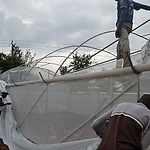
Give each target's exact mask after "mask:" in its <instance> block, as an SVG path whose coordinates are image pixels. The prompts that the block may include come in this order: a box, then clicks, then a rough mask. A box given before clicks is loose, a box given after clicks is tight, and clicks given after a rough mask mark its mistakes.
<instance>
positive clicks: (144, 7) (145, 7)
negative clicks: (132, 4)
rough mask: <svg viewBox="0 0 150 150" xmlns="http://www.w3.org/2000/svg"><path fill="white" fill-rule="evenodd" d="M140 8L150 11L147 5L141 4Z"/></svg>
mask: <svg viewBox="0 0 150 150" xmlns="http://www.w3.org/2000/svg"><path fill="white" fill-rule="evenodd" d="M140 8H141V9H145V10H149V11H150V6H147V5H143V4H140Z"/></svg>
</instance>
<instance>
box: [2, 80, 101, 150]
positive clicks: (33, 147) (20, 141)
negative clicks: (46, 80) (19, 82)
mask: <svg viewBox="0 0 150 150" xmlns="http://www.w3.org/2000/svg"><path fill="white" fill-rule="evenodd" d="M0 91H6V90H5V83H4V82H3V81H0ZM7 99H9V101H10V98H9V96H8V97H7ZM0 138H2V139H3V141H4V143H5V144H6V145H8V147H9V149H10V150H94V149H96V147H97V146H98V145H99V142H100V139H88V140H80V141H74V142H68V143H61V144H45V145H44V144H43V145H37V144H33V143H32V142H30V141H29V140H27V139H26V138H25V137H23V136H22V134H21V133H20V131H19V129H18V128H17V122H16V121H15V119H14V117H13V114H12V106H5V107H4V109H3V111H2V114H1V117H0Z"/></svg>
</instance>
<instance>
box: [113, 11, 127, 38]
mask: <svg viewBox="0 0 150 150" xmlns="http://www.w3.org/2000/svg"><path fill="white" fill-rule="evenodd" d="M126 14H127V9H126V8H122V10H121V15H120V21H119V23H118V25H117V30H116V33H115V36H116V38H119V37H120V36H121V28H122V25H123V23H124V20H125V17H126Z"/></svg>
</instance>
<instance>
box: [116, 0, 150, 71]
mask: <svg viewBox="0 0 150 150" xmlns="http://www.w3.org/2000/svg"><path fill="white" fill-rule="evenodd" d="M115 1H117V11H118V13H117V23H116V25H117V30H116V33H115V36H116V38H119V41H118V45H117V60H118V61H117V65H116V68H121V67H122V62H121V63H120V61H119V59H120V60H121V59H122V58H123V61H124V64H123V67H130V62H129V59H128V56H127V52H128V54H129V56H130V46H129V38H128V35H129V34H130V33H131V32H132V25H133V13H134V9H135V10H140V9H145V10H150V6H147V5H143V4H140V3H137V2H134V1H133V0H115Z"/></svg>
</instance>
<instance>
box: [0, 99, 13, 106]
mask: <svg viewBox="0 0 150 150" xmlns="http://www.w3.org/2000/svg"><path fill="white" fill-rule="evenodd" d="M6 105H11V103H6V104H4V102H3V101H2V99H0V106H6Z"/></svg>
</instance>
